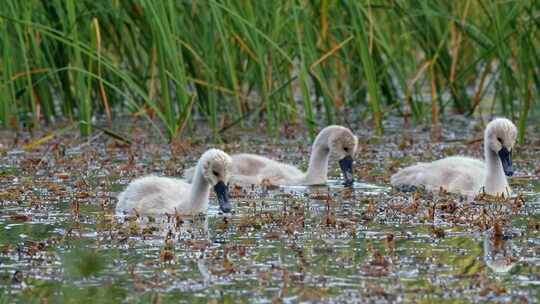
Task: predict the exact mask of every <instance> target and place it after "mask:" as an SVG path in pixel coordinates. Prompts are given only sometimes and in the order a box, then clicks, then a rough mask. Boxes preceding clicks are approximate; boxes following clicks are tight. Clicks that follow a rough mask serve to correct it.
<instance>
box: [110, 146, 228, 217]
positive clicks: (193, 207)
mask: <svg viewBox="0 0 540 304" xmlns="http://www.w3.org/2000/svg"><path fill="white" fill-rule="evenodd" d="M231 167H232V160H231V157H230V156H229V155H227V154H226V153H225V152H223V151H221V150H218V149H210V150H208V151H206V152H204V153H203V155H202V156H201V158H200V159H199V161H198V163H197V165H196V167H195V174H194V176H193V179H192V182H191V184H189V183H187V182H185V181H184V180H181V179H176V178H169V177H158V176H145V177H141V178H138V179H136V180H134V181H132V182H131V183H130V184H129V185H128V186H127V188H126V190H124V192H122V193H121V194H120V195H119V197H118V204H117V206H116V211H117V213H120V214H122V213H131V214H133V213H138V214H144V215H146V214H163V213H169V214H174V213H175V212H177V213H180V214H185V215H194V214H198V213H206V211H207V209H208V195H209V194H210V189H211V188H213V189H214V191H215V193H216V196H217V199H218V202H219V208H220V209H221V211H222V212H224V213H228V212H230V211H231V209H232V207H231V204H230V202H229V194H228V186H227V183H228V181H229V178H230V172H231Z"/></svg>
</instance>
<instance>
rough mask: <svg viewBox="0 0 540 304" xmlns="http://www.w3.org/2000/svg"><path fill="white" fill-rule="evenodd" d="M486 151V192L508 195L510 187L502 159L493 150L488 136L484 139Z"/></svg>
mask: <svg viewBox="0 0 540 304" xmlns="http://www.w3.org/2000/svg"><path fill="white" fill-rule="evenodd" d="M484 153H485V158H486V176H485V180H484V190H485V192H486V193H488V194H491V195H497V194H498V195H501V194H504V195H505V196H506V195H508V194H509V193H510V187H509V186H508V181H507V180H506V175H505V174H504V170H503V166H502V163H501V159H500V158H499V155H497V153H495V152H494V151H493V150H491V148H490V147H489V142H488V139H487V138H485V139H484Z"/></svg>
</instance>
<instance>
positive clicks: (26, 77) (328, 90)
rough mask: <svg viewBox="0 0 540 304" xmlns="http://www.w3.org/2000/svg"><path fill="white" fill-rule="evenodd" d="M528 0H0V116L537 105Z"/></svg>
mask: <svg viewBox="0 0 540 304" xmlns="http://www.w3.org/2000/svg"><path fill="white" fill-rule="evenodd" d="M539 9H540V3H539V2H538V1H533V0H524V1H502V0H501V1H497V0H459V1H422V0H409V1H383V0H366V1H331V0H318V1H302V0H296V1H243V0H219V1H218V0H203V1H188V0H183V1H182V0H163V1H151V0H122V1H118V0H112V1H100V0H98V1H96V0H93V1H89V0H77V1H75V0H66V1H63V0H42V1H38V0H32V1H16V0H5V3H4V5H2V6H0V54H2V59H1V66H0V102H1V104H0V124H2V126H3V127H5V128H20V127H26V128H35V127H37V126H39V125H42V124H48V123H54V122H55V121H56V120H58V119H69V120H75V121H80V122H82V123H81V124H80V131H81V134H83V135H88V134H90V132H91V131H92V130H91V128H92V124H93V123H92V121H93V120H94V119H95V117H97V116H104V117H107V119H108V120H109V123H112V122H113V121H114V117H115V116H118V115H120V114H121V113H125V111H126V110H127V111H130V112H132V113H138V114H144V115H145V116H146V117H147V118H149V119H150V120H152V121H154V122H155V121H159V122H160V123H161V124H162V126H163V130H165V134H164V137H165V138H167V139H168V140H173V139H174V138H176V137H178V136H181V134H183V133H184V132H186V131H189V130H194V129H195V126H194V124H193V120H194V119H203V120H204V121H206V122H207V123H208V125H209V126H210V127H211V129H212V131H213V132H214V134H216V135H218V134H219V132H220V131H223V130H226V129H227V128H228V127H230V126H232V125H237V124H241V125H243V126H246V127H250V126H251V127H253V126H256V127H259V126H261V124H263V125H264V126H265V127H266V128H267V130H268V132H269V134H272V135H277V134H279V131H280V130H281V128H282V127H283V126H284V125H287V124H297V123H303V124H304V125H305V126H306V128H307V129H308V131H309V132H310V135H311V136H314V135H315V130H316V127H317V125H318V124H329V123H334V122H336V121H337V122H339V121H341V120H342V119H343V117H344V116H346V115H350V113H355V114H354V115H356V118H355V119H358V120H363V121H365V122H366V123H367V124H371V125H372V127H373V128H374V130H376V131H377V132H378V133H382V132H383V121H384V119H385V116H388V115H405V116H407V115H409V114H410V115H412V117H413V118H414V119H415V121H421V120H425V119H426V118H427V119H431V121H432V123H433V124H434V125H436V124H438V117H439V115H441V114H442V113H445V112H448V111H451V112H458V113H463V114H466V115H472V114H474V113H477V112H479V111H483V112H484V113H485V111H486V109H487V111H490V112H491V113H493V114H498V115H506V116H509V117H510V118H512V119H514V120H516V121H517V122H519V126H520V130H521V132H520V136H521V137H520V138H521V140H522V141H523V140H524V132H523V130H524V129H525V127H526V125H527V121H528V119H529V118H530V116H531V115H538V110H536V108H537V107H538V106H537V105H538V101H537V100H538V99H539V98H538V97H539V96H538V95H539V90H538V89H537V88H538V87H539V85H540V77H539V71H538V68H537V67H538V66H539V63H540V55H539V54H538V52H537V51H536V50H537V49H538V47H539V43H540V40H539V39H538V38H539V25H540V16H539V15H538V14H537V12H538V11H539Z"/></svg>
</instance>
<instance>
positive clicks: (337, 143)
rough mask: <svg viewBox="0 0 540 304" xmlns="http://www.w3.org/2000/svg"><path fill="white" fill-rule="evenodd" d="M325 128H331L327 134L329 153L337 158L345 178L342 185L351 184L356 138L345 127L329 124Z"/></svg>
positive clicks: (356, 144) (352, 180)
mask: <svg viewBox="0 0 540 304" xmlns="http://www.w3.org/2000/svg"><path fill="white" fill-rule="evenodd" d="M327 128H331V133H330V135H329V136H328V149H329V150H330V155H331V156H332V157H333V158H335V159H339V167H340V168H341V171H342V173H343V177H344V178H345V181H344V185H345V186H352V184H353V183H354V175H353V161H354V156H355V155H356V148H357V146H358V138H357V137H356V136H355V135H354V134H353V132H351V130H349V129H348V128H345V127H341V126H331V127H327ZM322 132H324V130H323V131H321V133H322Z"/></svg>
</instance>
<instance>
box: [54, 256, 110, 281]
mask: <svg viewBox="0 0 540 304" xmlns="http://www.w3.org/2000/svg"><path fill="white" fill-rule="evenodd" d="M106 261H107V257H106V256H104V255H103V254H101V253H99V252H97V251H94V250H83V249H75V250H72V251H71V252H69V253H67V254H66V255H65V256H64V258H63V264H64V269H65V270H66V275H67V277H68V278H70V279H77V278H88V277H91V276H97V275H98V274H99V273H100V272H101V271H102V270H103V269H105V267H106V264H107V262H106Z"/></svg>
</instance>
